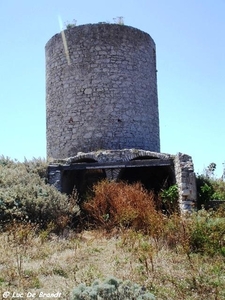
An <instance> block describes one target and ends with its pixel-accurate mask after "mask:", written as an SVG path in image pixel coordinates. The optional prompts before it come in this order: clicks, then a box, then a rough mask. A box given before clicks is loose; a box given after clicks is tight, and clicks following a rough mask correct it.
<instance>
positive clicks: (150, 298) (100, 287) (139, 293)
mask: <svg viewBox="0 0 225 300" xmlns="http://www.w3.org/2000/svg"><path fill="white" fill-rule="evenodd" d="M92 299H93V300H125V299H129V300H130V299H135V300H142V299H146V300H154V299H155V297H154V295H153V294H151V293H149V292H147V291H146V290H145V288H143V287H141V286H139V285H138V284H135V283H132V282H130V281H128V280H127V281H124V282H123V281H121V280H118V279H116V278H108V279H106V280H105V281H103V282H100V281H97V280H96V281H94V282H93V284H92V285H91V286H86V285H85V284H80V285H79V286H78V287H77V288H75V289H74V290H73V292H72V300H92Z"/></svg>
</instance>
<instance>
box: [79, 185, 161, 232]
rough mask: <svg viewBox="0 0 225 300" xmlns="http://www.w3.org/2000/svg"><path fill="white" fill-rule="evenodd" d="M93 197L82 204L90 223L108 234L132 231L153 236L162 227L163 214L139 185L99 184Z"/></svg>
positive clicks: (148, 193)
mask: <svg viewBox="0 0 225 300" xmlns="http://www.w3.org/2000/svg"><path fill="white" fill-rule="evenodd" d="M93 190H94V197H93V198H92V199H91V200H89V201H86V202H85V203H83V206H82V209H83V211H84V213H85V214H86V216H87V217H88V220H89V223H90V224H92V225H95V226H97V227H101V228H104V229H107V230H111V229H113V228H115V227H123V228H124V227H125V228H133V229H135V230H142V231H144V232H146V233H149V234H152V235H155V234H158V233H159V231H160V226H161V227H162V220H163V217H162V214H161V213H160V212H157V210H156V208H155V203H154V198H155V195H154V193H153V192H148V191H146V190H145V189H144V187H143V186H142V185H141V183H134V184H132V185H129V184H127V183H125V182H108V181H107V180H105V181H101V182H99V183H98V184H97V185H95V186H94V188H93Z"/></svg>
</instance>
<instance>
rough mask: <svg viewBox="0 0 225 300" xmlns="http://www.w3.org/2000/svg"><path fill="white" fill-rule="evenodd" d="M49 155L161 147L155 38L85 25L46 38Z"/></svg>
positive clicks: (113, 27)
mask: <svg viewBox="0 0 225 300" xmlns="http://www.w3.org/2000/svg"><path fill="white" fill-rule="evenodd" d="M46 105H47V156H48V158H53V159H63V158H67V157H71V156H74V155H76V154H77V153H78V152H90V151H97V150H100V149H110V150H121V149H125V148H127V149H131V148H136V149H142V150H149V151H154V152H160V139H159V116H158V97H157V78H156V49H155V43H154V41H153V39H152V38H151V37H150V36H149V35H148V34H147V33H145V32H142V31H140V30H138V29H136V28H132V27H129V26H124V25H118V24H101V23H100V24H88V25H81V26H76V27H73V28H70V29H67V30H65V31H63V32H61V33H59V34H56V35H55V36H53V37H52V38H51V39H50V40H49V41H48V43H47V44H46Z"/></svg>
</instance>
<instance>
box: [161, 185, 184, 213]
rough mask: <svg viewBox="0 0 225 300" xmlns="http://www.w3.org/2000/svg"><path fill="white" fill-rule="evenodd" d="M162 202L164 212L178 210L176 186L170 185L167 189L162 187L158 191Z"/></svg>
mask: <svg viewBox="0 0 225 300" xmlns="http://www.w3.org/2000/svg"><path fill="white" fill-rule="evenodd" d="M160 197H161V199H162V203H163V206H164V209H165V211H166V213H169V214H171V213H174V212H176V211H177V210H178V197H179V193H178V187H177V185H176V184H175V185H171V186H170V187H169V188H168V189H163V190H162V191H161V193H160Z"/></svg>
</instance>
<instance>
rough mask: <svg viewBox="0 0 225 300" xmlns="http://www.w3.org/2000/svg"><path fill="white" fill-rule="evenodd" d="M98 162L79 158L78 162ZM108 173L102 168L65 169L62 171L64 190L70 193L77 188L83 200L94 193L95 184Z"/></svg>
mask: <svg viewBox="0 0 225 300" xmlns="http://www.w3.org/2000/svg"><path fill="white" fill-rule="evenodd" d="M82 162H85V163H90V164H91V163H92V162H96V161H95V160H92V159H83V160H79V161H78V162H77V163H82ZM105 178H106V174H105V171H104V170H102V169H84V170H65V171H63V173H62V192H63V193H66V194H68V195H70V194H72V192H73V190H74V189H76V191H77V193H78V196H79V199H80V200H81V201H83V200H84V199H86V198H87V197H88V195H91V194H92V189H93V185H94V184H96V183H97V182H98V181H100V180H102V179H105Z"/></svg>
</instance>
